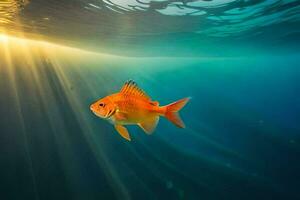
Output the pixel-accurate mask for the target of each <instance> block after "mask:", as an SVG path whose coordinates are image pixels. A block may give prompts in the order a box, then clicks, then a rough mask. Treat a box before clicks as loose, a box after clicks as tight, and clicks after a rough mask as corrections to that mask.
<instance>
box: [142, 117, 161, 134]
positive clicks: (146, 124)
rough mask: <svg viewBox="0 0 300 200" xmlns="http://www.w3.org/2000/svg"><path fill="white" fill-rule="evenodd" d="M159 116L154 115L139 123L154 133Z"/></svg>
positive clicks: (148, 131)
mask: <svg viewBox="0 0 300 200" xmlns="http://www.w3.org/2000/svg"><path fill="white" fill-rule="evenodd" d="M158 120H159V117H158V116H157V117H153V118H151V119H149V120H146V121H144V122H141V123H139V124H138V125H139V126H140V127H141V128H142V129H143V130H144V131H145V133H147V134H152V133H153V131H154V130H155V128H156V126H157V123H158Z"/></svg>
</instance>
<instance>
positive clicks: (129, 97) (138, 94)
mask: <svg viewBox="0 0 300 200" xmlns="http://www.w3.org/2000/svg"><path fill="white" fill-rule="evenodd" d="M189 100H190V97H186V98H183V99H180V100H178V101H176V102H173V103H171V104H168V105H165V106H159V102H158V101H152V100H151V98H150V97H149V96H148V95H147V94H146V93H145V92H144V91H143V90H142V89H141V88H140V87H139V86H138V85H137V84H136V82H135V81H133V80H128V81H126V82H125V84H124V85H123V87H122V88H121V90H120V91H119V92H117V93H114V94H111V95H108V96H106V97H104V98H101V99H99V100H97V101H96V102H94V103H92V104H91V105H90V110H91V111H92V112H93V113H94V114H95V115H96V116H97V117H100V118H102V119H105V120H109V121H110V122H111V123H112V124H113V125H114V127H115V129H116V131H117V132H118V133H119V134H120V135H121V136H122V137H123V138H124V139H126V140H128V141H131V137H130V134H129V132H128V130H127V128H126V127H125V125H138V126H139V127H140V128H141V129H142V130H143V131H144V132H145V133H146V134H149V135H150V134H152V133H153V132H154V130H155V128H156V126H157V124H158V121H159V117H161V116H162V117H165V118H167V119H168V120H169V121H170V122H172V123H173V124H174V125H175V126H177V127H179V128H185V124H184V122H183V121H182V119H181V118H180V116H179V110H181V109H182V108H183V107H184V106H185V105H186V104H187V103H188V101H189Z"/></svg>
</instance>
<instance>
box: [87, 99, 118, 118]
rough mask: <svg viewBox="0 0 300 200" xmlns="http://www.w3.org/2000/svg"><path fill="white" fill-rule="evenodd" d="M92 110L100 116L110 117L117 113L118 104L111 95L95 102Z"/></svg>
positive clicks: (91, 107)
mask: <svg viewBox="0 0 300 200" xmlns="http://www.w3.org/2000/svg"><path fill="white" fill-rule="evenodd" d="M90 110H91V111H92V112H93V113H94V114H95V115H97V116H98V117H101V118H104V119H109V118H110V117H111V116H112V115H113V114H115V112H116V106H115V104H114V102H113V101H112V99H111V98H110V97H104V98H102V99H99V100H98V101H96V102H95V103H93V104H92V105H91V106H90Z"/></svg>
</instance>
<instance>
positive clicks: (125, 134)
mask: <svg viewBox="0 0 300 200" xmlns="http://www.w3.org/2000/svg"><path fill="white" fill-rule="evenodd" d="M115 129H116V130H117V131H118V133H119V134H120V135H121V136H122V137H123V138H125V139H126V140H128V141H131V138H130V135H129V133H128V131H127V128H125V127H124V126H122V125H118V124H115Z"/></svg>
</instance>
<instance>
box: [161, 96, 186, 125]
mask: <svg viewBox="0 0 300 200" xmlns="http://www.w3.org/2000/svg"><path fill="white" fill-rule="evenodd" d="M189 100H190V98H189V97H187V98H184V99H180V100H178V101H176V102H174V103H171V104H169V105H166V106H163V107H162V109H163V110H164V117H166V118H167V119H168V120H169V121H171V122H172V123H173V124H175V125H176V126H177V127H179V128H185V125H184V123H183V121H182V120H181V118H180V116H179V113H178V112H179V111H180V110H181V109H182V108H183V107H184V106H185V105H186V104H187V102H188V101H189Z"/></svg>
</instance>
